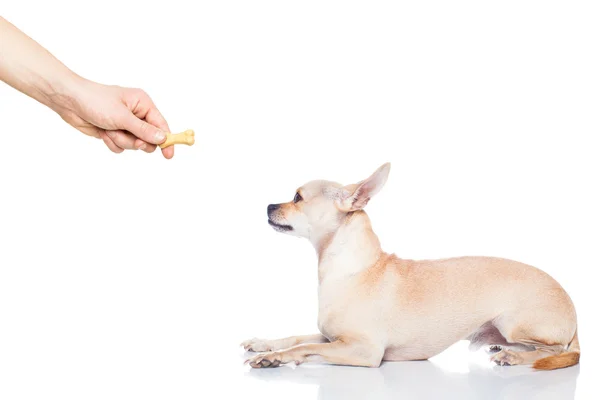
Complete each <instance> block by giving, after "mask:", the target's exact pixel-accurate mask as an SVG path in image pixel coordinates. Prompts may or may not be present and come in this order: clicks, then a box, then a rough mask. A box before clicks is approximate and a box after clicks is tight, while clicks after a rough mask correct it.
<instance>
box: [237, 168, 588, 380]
mask: <svg viewBox="0 0 600 400" xmlns="http://www.w3.org/2000/svg"><path fill="white" fill-rule="evenodd" d="M388 173H389V164H385V165H384V166H382V167H381V168H380V169H379V170H378V171H376V172H375V174H373V175H372V176H371V177H370V178H369V179H367V180H365V181H362V182H359V183H358V184H356V185H350V186H345V187H344V186H342V185H339V184H336V183H333V182H327V181H314V182H310V183H308V184H307V185H305V186H303V187H302V188H301V189H299V191H298V193H297V195H296V198H295V199H294V201H293V202H291V203H286V204H280V205H276V206H273V205H272V206H269V222H270V224H271V225H272V226H273V227H274V228H275V229H276V230H279V231H283V232H288V233H293V234H296V235H299V236H304V237H307V238H308V239H309V240H311V242H312V243H313V245H314V246H315V249H316V250H317V254H318V257H319V321H318V323H319V330H320V331H321V333H322V335H310V336H300V337H291V338H287V339H281V340H272V341H268V340H259V339H252V340H249V341H246V342H244V343H243V344H242V345H243V346H244V347H245V348H246V349H247V350H252V351H268V352H269V353H265V354H259V355H257V356H255V357H253V358H251V359H250V360H249V362H250V365H251V366H253V367H257V368H260V367H272V366H278V365H279V364H281V363H288V362H295V363H297V364H299V363H302V362H305V361H308V360H312V359H315V360H320V361H325V362H329V363H333V364H343V365H356V366H371V367H373V366H379V365H380V364H381V361H382V360H390V361H404V360H422V359H427V358H429V357H432V356H434V355H436V354H438V353H440V352H441V351H443V350H444V349H446V348H447V347H449V346H450V345H452V344H453V343H455V342H457V341H459V340H461V339H468V340H470V341H471V345H472V347H474V348H478V347H481V346H484V345H485V346H494V347H495V348H496V349H501V350H500V351H499V352H498V353H496V354H495V355H493V356H492V360H494V361H495V362H496V363H498V364H501V365H516V364H533V365H534V367H536V368H539V369H555V368H562V367H567V366H570V365H574V364H576V363H577V362H578V361H579V342H578V339H577V332H576V331H577V320H576V314H575V308H574V306H573V303H572V302H571V299H570V298H569V296H568V295H567V293H566V292H565V291H564V290H563V289H562V287H561V286H560V285H559V284H558V283H557V282H556V281H555V280H554V279H552V278H551V277H550V276H549V275H547V274H546V273H544V272H542V271H540V270H538V269H536V268H534V267H531V266H528V265H525V264H522V263H518V262H515V261H510V260H505V259H500V258H490V257H462V258H452V259H443V260H424V261H413V260H403V259H400V258H398V257H397V256H395V255H394V254H387V253H384V252H383V251H382V250H381V247H380V244H379V240H378V238H377V236H376V235H375V233H374V232H373V230H372V229H371V223H370V221H369V218H368V216H367V215H366V213H365V212H364V211H363V210H362V208H363V207H364V206H365V205H366V204H367V202H368V201H369V199H370V198H371V197H372V196H373V195H375V194H376V193H377V192H378V191H379V190H380V189H381V187H382V186H383V184H384V183H385V181H386V179H387V175H388Z"/></svg>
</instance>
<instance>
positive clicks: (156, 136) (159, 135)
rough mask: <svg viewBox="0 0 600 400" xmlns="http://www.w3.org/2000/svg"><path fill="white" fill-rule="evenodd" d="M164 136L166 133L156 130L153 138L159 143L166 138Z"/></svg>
mask: <svg viewBox="0 0 600 400" xmlns="http://www.w3.org/2000/svg"><path fill="white" fill-rule="evenodd" d="M166 137H167V135H166V134H165V133H164V132H163V131H157V132H156V133H155V134H154V139H155V140H156V141H157V142H159V143H160V142H164V140H165V138H166Z"/></svg>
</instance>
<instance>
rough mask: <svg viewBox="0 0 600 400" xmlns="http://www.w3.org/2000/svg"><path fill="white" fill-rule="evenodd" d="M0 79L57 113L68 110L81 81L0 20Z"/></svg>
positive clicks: (11, 26)
mask: <svg viewBox="0 0 600 400" xmlns="http://www.w3.org/2000/svg"><path fill="white" fill-rule="evenodd" d="M0 80H3V81H4V82H6V83H7V84H9V85H10V86H12V87H14V88H15V89H17V90H19V91H20V92H23V93H24V94H26V95H28V96H30V97H32V98H34V99H36V100H37V101H39V102H40V103H42V104H45V105H47V106H48V107H50V108H52V109H54V110H56V109H57V108H61V107H68V106H69V103H71V102H72V101H73V97H74V96H75V92H76V87H77V86H78V85H79V84H80V83H81V82H82V81H83V79H82V78H81V77H79V76H77V75H76V74H75V73H73V72H72V71H71V70H70V69H68V68H67V67H66V66H65V65H64V64H62V63H61V62H60V61H59V60H57V59H56V57H54V56H53V55H52V54H50V53H49V52H48V51H47V50H46V49H44V48H43V47H42V46H41V45H40V44H38V43H37V42H36V41H34V40H33V39H31V38H30V37H29V36H27V35H26V34H24V33H23V32H21V31H20V30H19V29H18V28H16V27H15V26H14V25H12V24H11V23H10V22H8V21H7V20H5V19H4V18H2V17H0Z"/></svg>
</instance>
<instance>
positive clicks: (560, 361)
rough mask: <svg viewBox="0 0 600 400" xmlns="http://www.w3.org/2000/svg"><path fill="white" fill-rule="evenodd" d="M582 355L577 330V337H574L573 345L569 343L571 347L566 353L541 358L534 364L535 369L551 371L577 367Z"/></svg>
mask: <svg viewBox="0 0 600 400" xmlns="http://www.w3.org/2000/svg"><path fill="white" fill-rule="evenodd" d="M580 353H581V350H580V349H579V339H578V338H577V330H575V336H573V339H572V340H571V343H569V347H568V348H567V351H566V352H564V353H562V354H558V355H556V356H550V357H545V358H541V359H539V360H537V361H536V362H534V363H533V368H535V369H543V370H550V369H559V368H566V367H570V366H571V365H575V364H577V363H578V362H579V355H580Z"/></svg>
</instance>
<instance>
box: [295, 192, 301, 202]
mask: <svg viewBox="0 0 600 400" xmlns="http://www.w3.org/2000/svg"><path fill="white" fill-rule="evenodd" d="M299 201H302V196H300V193H298V192H296V195H295V196H294V203H297V202H299Z"/></svg>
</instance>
